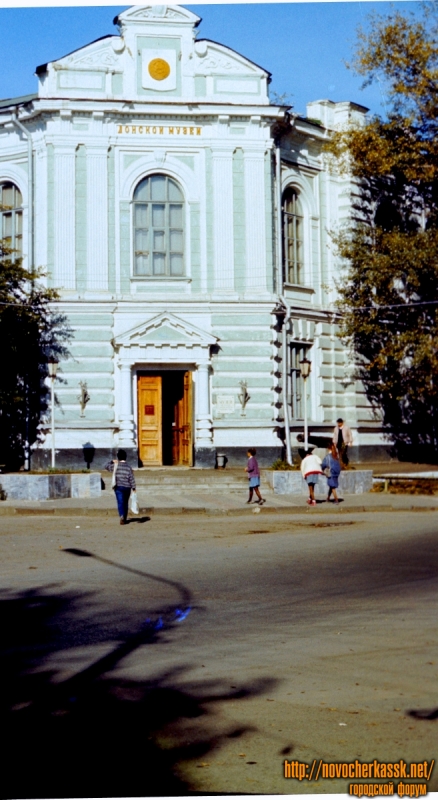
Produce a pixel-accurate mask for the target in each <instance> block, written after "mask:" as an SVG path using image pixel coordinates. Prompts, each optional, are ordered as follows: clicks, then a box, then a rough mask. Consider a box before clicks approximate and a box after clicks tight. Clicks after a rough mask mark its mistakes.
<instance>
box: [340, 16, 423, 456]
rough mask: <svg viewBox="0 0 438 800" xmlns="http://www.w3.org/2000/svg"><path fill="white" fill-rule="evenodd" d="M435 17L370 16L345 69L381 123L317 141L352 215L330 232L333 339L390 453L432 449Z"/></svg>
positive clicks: (372, 121)
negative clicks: (381, 98)
mask: <svg viewBox="0 0 438 800" xmlns="http://www.w3.org/2000/svg"><path fill="white" fill-rule="evenodd" d="M437 23H438V20H437V16H436V7H434V6H433V5H430V6H425V7H424V8H423V11H422V15H421V16H420V17H418V16H414V15H410V16H405V15H404V14H401V13H399V12H396V13H394V14H392V15H391V16H389V17H383V16H381V15H372V16H371V19H370V26H369V28H368V30H366V31H365V30H364V29H360V30H359V38H358V43H357V48H356V52H355V58H354V61H353V63H352V65H351V66H352V68H354V69H355V71H356V72H357V73H358V74H360V75H362V76H364V78H365V84H369V83H371V82H373V81H376V80H379V81H383V84H384V87H385V93H386V98H387V109H386V112H385V116H384V117H381V116H375V117H373V118H372V119H370V120H369V121H368V122H367V123H366V124H365V125H364V126H363V127H350V128H348V129H346V130H343V131H339V132H338V133H337V134H336V135H335V136H334V138H333V141H332V142H331V144H330V145H329V150H330V152H331V154H332V156H334V157H335V159H336V160H337V165H338V168H340V170H341V171H342V170H344V171H345V170H348V171H349V172H350V174H351V175H352V178H353V186H354V191H353V197H352V200H353V219H352V221H351V225H350V227H349V229H348V230H344V231H341V232H340V233H337V234H336V235H335V236H334V239H335V242H336V246H337V250H338V253H339V254H340V256H341V257H342V258H343V259H345V261H344V263H345V264H346V268H345V273H344V275H343V280H342V282H341V284H340V286H339V295H340V298H339V302H338V308H339V310H340V312H341V314H342V318H341V336H342V338H343V340H344V342H345V343H346V344H348V345H350V347H351V350H352V353H353V357H354V360H355V363H356V365H357V376H358V377H359V378H360V379H361V380H362V382H363V385H364V387H365V390H366V393H367V396H368V398H369V400H370V402H371V404H372V406H373V408H374V409H375V410H376V412H377V413H378V414H379V415H380V417H381V419H382V420H383V426H384V430H385V431H386V433H387V435H388V438H390V439H391V440H392V441H393V442H394V446H395V450H396V452H397V454H398V455H399V456H400V457H401V458H406V457H407V458H416V459H418V460H426V459H427V460H432V459H433V458H434V459H436V456H437V453H438V414H437V412H438V339H437V335H438V136H437V134H438V130H437V128H438V93H437V79H438V46H437V44H438V24H437Z"/></svg>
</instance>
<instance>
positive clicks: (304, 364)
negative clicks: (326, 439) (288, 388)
mask: <svg viewBox="0 0 438 800" xmlns="http://www.w3.org/2000/svg"><path fill="white" fill-rule="evenodd" d="M300 367H301V377H302V379H303V383H304V386H303V395H304V449H305V451H306V452H307V450H308V448H309V442H308V438H309V434H308V430H307V390H306V389H307V387H306V381H307V378H308V377H309V375H310V370H311V367H312V362H311V361H309V359H308V358H303V360H302V361H300Z"/></svg>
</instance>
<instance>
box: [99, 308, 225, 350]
mask: <svg viewBox="0 0 438 800" xmlns="http://www.w3.org/2000/svg"><path fill="white" fill-rule="evenodd" d="M217 341H218V340H217V337H216V336H212V335H211V334H210V333H207V332H206V331H203V330H202V329H201V328H197V327H196V326H195V325H192V324H191V323H188V322H186V321H185V320H182V319H180V317H177V316H175V314H171V313H169V312H164V313H162V314H158V315H157V316H156V317H153V318H152V319H150V320H147V321H146V322H143V323H141V324H140V325H136V326H135V327H134V328H131V329H130V330H128V331H126V332H125V333H121V334H119V335H118V336H116V337H115V339H114V345H115V348H116V349H117V350H118V351H119V353H120V355H121V356H122V358H123V357H129V358H130V360H133V361H138V360H140V361H144V360H147V361H149V360H152V361H163V360H170V361H175V360H176V361H181V362H182V361H194V360H197V359H198V358H202V360H205V359H206V358H207V359H208V358H209V348H210V347H211V345H214V344H216V343H217Z"/></svg>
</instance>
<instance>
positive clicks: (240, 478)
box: [102, 467, 268, 492]
mask: <svg viewBox="0 0 438 800" xmlns="http://www.w3.org/2000/svg"><path fill="white" fill-rule="evenodd" d="M105 475H106V477H107V478H108V473H102V477H103V479H104V480H105ZM134 475H135V481H136V484H137V486H138V487H144V488H149V489H150V488H151V487H156V488H157V490H158V491H159V490H160V489H162V490H163V491H164V490H168V489H170V488H175V489H176V490H185V489H192V490H193V491H202V490H205V489H207V490H214V491H217V490H218V489H219V490H221V489H222V490H224V491H239V492H241V491H245V489H247V488H248V478H247V475H246V473H245V472H244V471H243V468H242V467H238V468H230V469H195V468H193V467H143V468H141V469H135V470H134ZM266 488H268V487H266Z"/></svg>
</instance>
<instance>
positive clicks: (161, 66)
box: [148, 58, 170, 81]
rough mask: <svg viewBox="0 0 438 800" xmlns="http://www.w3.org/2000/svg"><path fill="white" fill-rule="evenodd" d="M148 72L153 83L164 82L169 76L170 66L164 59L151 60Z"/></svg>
mask: <svg viewBox="0 0 438 800" xmlns="http://www.w3.org/2000/svg"><path fill="white" fill-rule="evenodd" d="M148 70H149V75H150V76H151V78H153V79H154V81H164V80H165V79H166V78H168V77H169V75H170V66H169V64H168V63H167V61H165V60H164V58H153V59H152V61H151V62H150V64H149V67H148Z"/></svg>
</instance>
